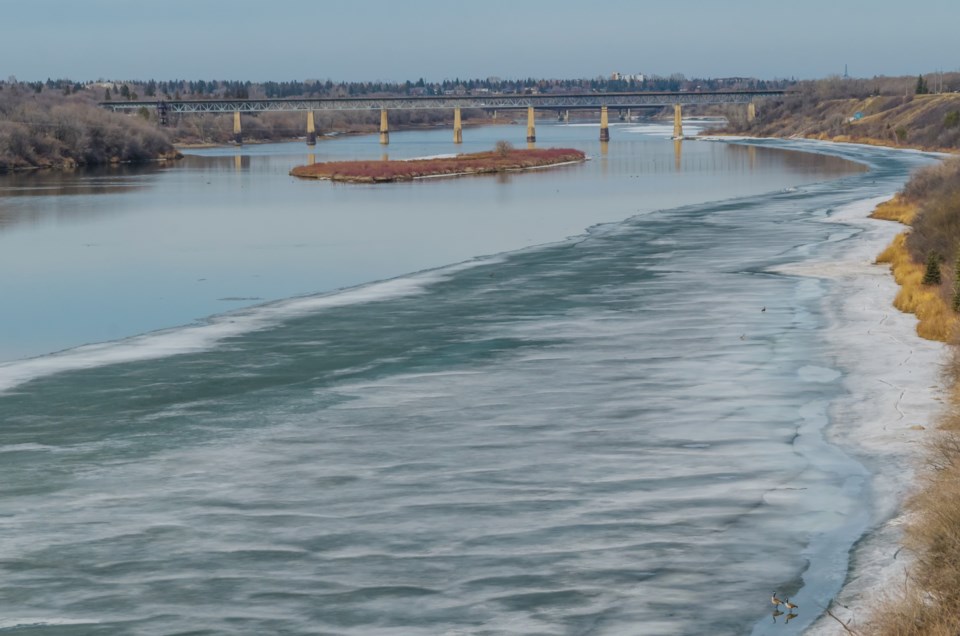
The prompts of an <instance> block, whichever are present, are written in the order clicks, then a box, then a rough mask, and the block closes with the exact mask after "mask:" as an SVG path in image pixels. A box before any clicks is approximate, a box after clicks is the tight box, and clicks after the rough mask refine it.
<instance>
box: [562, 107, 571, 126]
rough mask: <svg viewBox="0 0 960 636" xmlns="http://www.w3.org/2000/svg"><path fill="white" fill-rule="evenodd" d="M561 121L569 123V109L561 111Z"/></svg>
mask: <svg viewBox="0 0 960 636" xmlns="http://www.w3.org/2000/svg"><path fill="white" fill-rule="evenodd" d="M563 123H565V124H569V123H570V111H569V110H565V111H563Z"/></svg>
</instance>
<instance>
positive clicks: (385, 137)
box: [380, 108, 390, 146]
mask: <svg viewBox="0 0 960 636" xmlns="http://www.w3.org/2000/svg"><path fill="white" fill-rule="evenodd" d="M380 143H382V144H383V145H384V146H386V145H387V144H388V143H390V127H389V125H388V124H387V109H386V108H381V109H380Z"/></svg>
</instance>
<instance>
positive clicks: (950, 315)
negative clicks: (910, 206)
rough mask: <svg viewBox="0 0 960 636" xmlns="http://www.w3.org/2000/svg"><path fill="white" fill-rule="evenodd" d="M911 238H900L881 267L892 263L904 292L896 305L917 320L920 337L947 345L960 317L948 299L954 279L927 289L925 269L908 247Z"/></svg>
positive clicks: (881, 258) (885, 254)
mask: <svg viewBox="0 0 960 636" xmlns="http://www.w3.org/2000/svg"><path fill="white" fill-rule="evenodd" d="M906 239H907V234H906V233H903V234H898V235H897V236H896V238H894V239H893V242H892V243H891V244H890V245H889V246H888V247H887V249H885V250H884V251H883V252H882V253H881V254H880V256H878V257H877V262H878V263H889V264H890V269H891V271H892V272H893V278H894V280H896V281H897V284H898V285H900V291H899V292H897V296H896V298H895V299H894V301H893V305H894V307H896V308H897V309H899V310H900V311H903V312H906V313H909V314H914V315H916V317H917V320H918V322H917V334H918V335H919V336H920V337H921V338H927V339H928V340H939V341H941V342H947V341H948V340H950V339H951V338H952V337H953V335H954V334H955V333H956V329H957V315H956V314H955V313H954V312H953V310H952V309H951V308H950V305H949V301H948V300H947V299H946V298H949V296H947V297H946V298H945V297H944V296H945V294H949V289H948V287H949V281H950V276H949V275H946V276H945V277H944V280H945V282H944V284H943V285H941V286H939V287H931V286H929V285H924V284H923V283H922V281H923V272H924V265H921V264H919V263H917V262H916V261H914V260H913V258H912V257H911V256H910V252H909V251H908V250H907V246H906Z"/></svg>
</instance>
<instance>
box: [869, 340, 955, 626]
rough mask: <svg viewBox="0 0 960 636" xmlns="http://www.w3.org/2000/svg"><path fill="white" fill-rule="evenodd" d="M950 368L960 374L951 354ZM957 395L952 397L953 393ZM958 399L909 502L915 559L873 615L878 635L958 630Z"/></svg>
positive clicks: (909, 538)
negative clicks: (898, 586)
mask: <svg viewBox="0 0 960 636" xmlns="http://www.w3.org/2000/svg"><path fill="white" fill-rule="evenodd" d="M950 367H951V370H952V372H954V373H956V372H960V361H958V356H956V355H955V356H954V360H953V363H952V364H951V365H950ZM955 398H956V396H955ZM958 411H960V402H958V401H957V400H956V399H954V401H953V404H952V407H951V409H950V411H949V412H948V414H947V415H946V416H945V417H944V420H943V421H942V422H941V431H942V432H941V433H940V434H939V436H938V437H937V438H936V441H934V442H933V443H931V445H930V448H929V455H928V456H929V464H928V467H927V472H926V476H925V479H924V481H923V487H922V488H921V490H920V491H919V492H918V493H916V494H915V495H914V496H913V497H912V498H911V499H910V501H909V502H908V504H907V507H908V509H909V510H910V511H911V512H912V520H911V522H910V524H909V525H908V527H907V530H906V534H905V537H904V548H905V549H906V550H909V551H910V553H911V554H912V555H913V557H914V563H913V565H912V568H911V571H910V573H909V575H908V576H907V578H906V579H905V581H904V584H903V589H902V590H900V592H899V594H897V595H895V596H893V598H892V600H891V601H890V603H889V604H888V605H886V606H885V607H884V608H883V609H882V610H880V611H879V612H878V613H877V614H875V615H874V616H873V617H872V620H871V622H870V625H869V626H868V627H869V632H867V633H870V634H876V635H878V636H921V635H924V636H930V635H935V636H939V635H943V636H947V635H950V636H955V635H956V634H960V611H958V607H960V412H958Z"/></svg>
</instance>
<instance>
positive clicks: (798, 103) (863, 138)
mask: <svg viewBox="0 0 960 636" xmlns="http://www.w3.org/2000/svg"><path fill="white" fill-rule="evenodd" d="M941 89H942V92H939V93H938V92H936V91H941ZM957 90H960V74H958V73H944V74H942V77H941V76H940V75H939V74H938V75H937V76H934V75H933V74H931V75H928V76H926V77H923V76H921V77H920V78H917V77H877V78H873V79H852V78H841V77H834V78H830V79H825V80H817V81H809V82H800V83H799V84H798V85H797V86H796V87H795V88H793V89H791V92H790V93H789V94H788V95H786V96H785V97H783V98H782V99H778V100H766V101H764V102H761V103H759V104H758V106H757V114H758V116H757V119H755V120H754V121H752V122H749V121H747V118H746V112H745V109H743V108H742V107H740V108H726V109H724V114H725V116H726V117H727V120H728V125H727V126H726V127H725V128H724V129H723V130H722V131H718V132H726V133H732V134H745V135H752V136H757V137H806V138H812V139H824V140H832V141H845V142H855V143H866V144H874V145H887V146H902V147H909V148H921V149H925V150H947V151H952V150H957V149H960V93H957V92H955V91H957Z"/></svg>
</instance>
